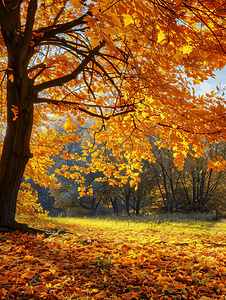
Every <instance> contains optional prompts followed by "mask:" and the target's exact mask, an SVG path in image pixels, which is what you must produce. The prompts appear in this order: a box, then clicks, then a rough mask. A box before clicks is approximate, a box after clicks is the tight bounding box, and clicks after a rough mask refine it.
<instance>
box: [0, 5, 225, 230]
mask: <svg viewBox="0 0 226 300" xmlns="http://www.w3.org/2000/svg"><path fill="white" fill-rule="evenodd" d="M0 26H1V34H0V65H1V72H0V76H1V98H0V104H1V114H0V120H1V123H0V124H1V125H0V126H1V139H0V143H1V149H2V157H1V163H0V208H1V209H0V222H2V224H1V226H8V227H11V228H17V225H18V224H16V223H15V213H16V202H17V196H18V191H19V188H20V182H21V180H22V178H23V176H24V177H25V179H26V178H29V177H32V178H33V180H34V181H35V183H39V184H40V185H41V186H49V187H50V186H51V187H56V188H57V185H56V178H55V177H54V174H53V175H49V174H48V167H49V166H52V165H53V161H52V159H51V156H54V155H58V154H59V153H61V151H65V150H64V146H65V145H66V144H68V143H71V142H76V141H78V140H79V136H78V135H76V134H75V133H74V132H75V131H76V130H77V129H78V125H80V126H84V125H85V124H86V122H87V118H88V116H89V118H90V119H91V120H92V123H93V126H92V127H91V128H90V132H91V140H90V141H88V144H87V146H86V149H84V154H83V156H82V158H80V159H84V160H85V159H86V157H87V155H88V153H89V152H91V153H92V164H91V165H90V166H89V168H88V171H87V170H86V171H84V172H91V171H92V172H96V171H98V170H99V171H101V172H103V174H104V176H105V178H108V180H109V183H110V184H112V185H113V184H118V185H119V186H120V181H122V183H124V182H126V180H127V178H128V177H129V178H131V184H132V185H133V184H134V185H136V183H137V181H139V178H138V177H139V172H141V166H142V161H143V160H148V161H149V162H153V161H155V158H154V156H153V153H152V149H151V148H152V147H151V145H150V143H149V140H148V136H152V137H155V138H156V142H158V143H159V147H162V146H163V147H169V148H173V150H174V164H175V167H176V168H178V170H181V169H182V168H183V163H184V157H186V156H187V153H189V154H191V155H192V156H194V157H199V156H200V155H203V149H204V146H205V142H207V143H211V142H213V141H217V142H218V141H220V140H221V139H225V105H224V98H223V97H222V96H221V94H220V90H219V88H218V89H217V90H216V92H211V93H210V94H206V95H205V96H196V94H195V92H194V88H193V85H196V84H199V83H200V82H202V81H203V80H206V79H208V77H209V76H212V77H213V76H214V71H215V70H217V69H222V68H223V67H224V65H225V1H183V0H179V1H178V0H175V1H174V0H171V1H160V2H159V1H148V0H147V1H140V0H135V1H132V2H131V1H123V2H122V1H115V2H109V1H105V0H97V1H79V0H71V1H63V0H58V1H55V0H54V1H53V0H43V1H37V0H34V1H28V0H26V1H22V0H17V1H16V0H5V1H0ZM213 57H214V59H213ZM62 118H65V120H66V122H65V124H64V129H65V132H63V133H58V132H57V131H56V130H55V129H54V125H53V124H54V122H56V121H57V122H60V120H61V119H62ZM100 145H101V146H102V147H100ZM61 154H62V153H61ZM62 157H65V158H67V159H69V158H70V154H68V153H65V152H63V154H62ZM112 157H113V158H114V159H111V158H112ZM71 158H72V159H78V158H77V157H76V156H74V157H71ZM210 165H211V167H215V168H218V169H220V168H224V166H225V162H224V160H222V159H221V158H220V157H212V158H211V160H210ZM58 172H61V171H58ZM62 173H65V175H66V176H67V177H70V178H72V179H73V178H74V179H76V178H77V177H78V176H80V175H78V173H81V172H80V170H76V169H75V168H74V166H72V168H70V169H68V170H66V172H65V171H64V169H63V170H62ZM83 183H84V178H82V177H81V185H82V184H83ZM80 190H81V193H85V192H86V188H85V187H84V186H81V187H80ZM88 191H89V193H90V194H91V193H92V191H91V190H90V189H88ZM30 192H31V191H29V193H30ZM33 211H34V209H33Z"/></svg>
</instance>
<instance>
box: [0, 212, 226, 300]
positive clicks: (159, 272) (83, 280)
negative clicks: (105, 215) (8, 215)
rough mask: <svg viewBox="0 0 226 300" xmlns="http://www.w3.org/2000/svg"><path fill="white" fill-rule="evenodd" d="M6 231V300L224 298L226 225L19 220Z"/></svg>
mask: <svg viewBox="0 0 226 300" xmlns="http://www.w3.org/2000/svg"><path fill="white" fill-rule="evenodd" d="M18 221H23V222H24V221H25V222H27V223H29V225H30V226H33V227H36V228H44V229H46V230H48V231H50V232H51V234H50V235H49V236H48V237H45V236H44V235H28V234H21V233H19V232H15V233H0V299H25V300H26V299H65V300H66V299H67V300H72V299H75V300H82V299H83V300H92V299H126V300H136V299H153V300H158V299H164V300H165V299H167V300H173V299H193V300H196V299H202V300H204V299H221V300H223V299H226V251H225V248H226V223H224V222H207V221H197V220H175V221H172V220H170V221H167V220H163V221H159V220H152V221H151V220H144V219H143V222H139V221H138V220H136V221H135V222H134V221H132V220H130V219H128V218H127V220H125V221H120V220H118V219H115V220H110V219H109V220H103V219H98V218H97V219H88V218H73V219H72V218H71V219H69V218H55V219H51V218H38V219H32V218H28V217H18Z"/></svg>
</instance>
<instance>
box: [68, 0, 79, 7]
mask: <svg viewBox="0 0 226 300" xmlns="http://www.w3.org/2000/svg"><path fill="white" fill-rule="evenodd" d="M70 2H71V4H72V5H73V6H74V7H75V8H80V7H81V3H80V1H79V0H70Z"/></svg>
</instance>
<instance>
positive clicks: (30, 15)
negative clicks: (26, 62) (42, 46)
mask: <svg viewBox="0 0 226 300" xmlns="http://www.w3.org/2000/svg"><path fill="white" fill-rule="evenodd" d="M36 10H37V0H30V1H29V5H28V9H27V19H26V24H25V31H24V37H23V40H22V43H21V45H20V47H19V51H20V55H21V56H22V57H21V59H22V60H23V59H24V57H25V56H26V55H27V50H28V47H29V45H30V41H31V37H32V29H33V25H34V21H35V13H36Z"/></svg>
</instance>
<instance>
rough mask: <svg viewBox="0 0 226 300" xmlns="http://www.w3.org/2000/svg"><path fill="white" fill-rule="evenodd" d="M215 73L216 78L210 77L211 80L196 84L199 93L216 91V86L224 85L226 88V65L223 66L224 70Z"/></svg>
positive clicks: (221, 86)
mask: <svg viewBox="0 0 226 300" xmlns="http://www.w3.org/2000/svg"><path fill="white" fill-rule="evenodd" d="M215 74H216V78H215V79H213V78H210V79H209V80H207V81H204V82H202V83H200V84H199V85H196V86H195V90H196V91H197V93H198V94H200V95H204V94H205V93H209V92H211V91H213V90H214V91H216V86H218V87H219V88H220V89H222V88H223V87H224V88H226V67H225V68H223V69H222V71H217V72H216V73H215ZM225 94H226V92H225Z"/></svg>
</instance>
